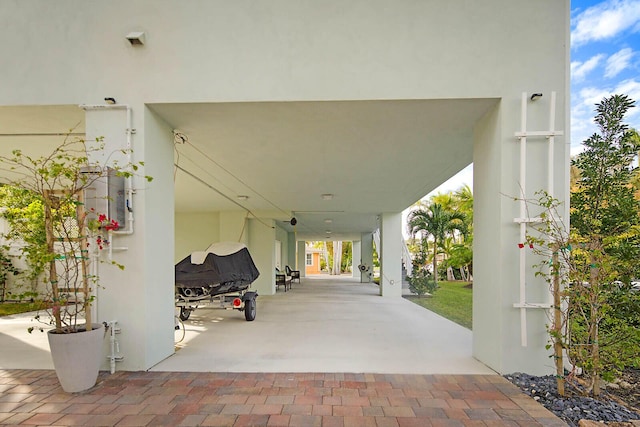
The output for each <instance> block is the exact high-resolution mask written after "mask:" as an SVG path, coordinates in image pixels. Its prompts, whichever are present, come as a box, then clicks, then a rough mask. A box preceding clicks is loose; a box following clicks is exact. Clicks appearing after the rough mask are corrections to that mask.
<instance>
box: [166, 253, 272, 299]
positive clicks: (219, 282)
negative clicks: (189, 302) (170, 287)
mask: <svg viewBox="0 0 640 427" xmlns="http://www.w3.org/2000/svg"><path fill="white" fill-rule="evenodd" d="M191 261H192V256H191V255H189V256H187V257H185V258H184V259H183V260H182V261H180V262H179V263H177V264H176V266H175V281H176V287H178V288H209V289H210V292H211V295H219V294H223V293H227V292H235V291H241V290H244V289H246V288H247V287H249V285H250V284H251V283H253V281H254V280H256V279H257V278H258V276H259V275H260V272H259V271H258V269H257V268H256V266H255V264H254V263H253V259H252V258H251V255H250V254H249V250H248V249H247V248H246V247H245V248H242V249H240V250H238V251H237V252H234V253H231V254H228V255H217V254H215V253H213V252H209V253H207V255H206V257H205V259H204V262H202V263H201V264H194V263H192V262H191Z"/></svg>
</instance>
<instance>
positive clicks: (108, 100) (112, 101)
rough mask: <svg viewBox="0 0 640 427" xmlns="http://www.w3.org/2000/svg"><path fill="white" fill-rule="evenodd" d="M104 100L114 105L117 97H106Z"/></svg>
mask: <svg viewBox="0 0 640 427" xmlns="http://www.w3.org/2000/svg"><path fill="white" fill-rule="evenodd" d="M104 102H106V103H107V104H109V105H113V104H115V103H116V99H115V98H105V99H104Z"/></svg>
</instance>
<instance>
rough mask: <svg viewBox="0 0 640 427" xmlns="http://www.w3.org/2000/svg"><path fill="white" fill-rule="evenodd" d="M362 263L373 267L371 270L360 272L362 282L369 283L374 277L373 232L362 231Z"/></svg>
mask: <svg viewBox="0 0 640 427" xmlns="http://www.w3.org/2000/svg"><path fill="white" fill-rule="evenodd" d="M360 264H362V265H367V266H369V267H371V270H370V271H369V272H364V273H360V283H369V282H371V278H372V277H373V234H371V233H362V236H361V238H360Z"/></svg>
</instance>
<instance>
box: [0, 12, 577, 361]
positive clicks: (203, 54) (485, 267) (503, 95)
mask: <svg viewBox="0 0 640 427" xmlns="http://www.w3.org/2000/svg"><path fill="white" fill-rule="evenodd" d="M569 14H570V7H569V0H536V1H531V0H483V1H481V2H480V1H477V0H459V1H455V2H452V1H423V0H401V1H398V0H352V1H349V2H345V1H342V0H328V1H325V2H320V3H319V2H317V1H315V0H295V1H291V0H276V1H271V2H255V1H250V0H237V1H234V2H228V1H223V0H210V1H203V0H200V1H192V2H175V1H170V0H153V1H151V0H139V1H136V2H131V1H128V0H112V1H109V2H86V1H78V0H59V1H56V2H47V1H44V0H42V1H31V2H25V1H22V0H4V1H2V2H0V38H1V39H2V40H3V43H2V44H1V45H0V69H2V72H3V82H4V84H3V90H2V91H1V92H0V106H15V105H78V104H84V103H89V104H91V103H102V102H103V98H104V97H105V96H111V97H115V98H116V99H118V100H119V102H121V103H127V104H130V105H132V106H134V109H135V110H134V113H135V117H136V120H137V125H136V127H137V128H138V134H137V135H136V141H139V142H140V143H141V144H142V145H141V147H142V149H141V151H140V153H141V156H142V157H143V158H144V160H145V161H146V162H147V165H148V167H149V169H150V170H152V172H150V173H149V174H151V175H155V176H154V177H155V178H156V180H157V181H156V183H155V184H154V185H153V186H151V187H150V190H149V191H148V192H145V194H140V195H139V196H137V199H138V200H139V201H140V203H138V202H137V203H136V205H137V207H136V215H137V218H138V217H140V216H141V218H142V220H141V221H139V222H137V223H136V230H137V231H136V234H135V235H134V236H130V237H127V238H124V237H123V239H122V243H123V244H124V245H126V246H128V247H129V248H130V250H129V251H128V252H127V254H128V255H127V256H128V257H129V258H128V259H127V262H126V264H127V266H128V269H127V274H126V275H124V274H120V275H116V277H114V279H116V282H117V283H116V284H115V285H113V286H114V287H111V288H110V289H115V291H116V292H115V293H113V295H114V296H113V297H112V299H111V300H109V298H106V301H107V303H108V304H111V305H113V306H115V305H118V304H119V305H120V307H119V308H120V310H122V311H123V313H124V314H123V315H122V316H121V319H122V321H123V322H125V323H126V324H127V327H131V328H139V329H140V330H142V329H145V330H146V332H147V334H148V335H149V336H151V337H155V338H142V341H140V342H143V343H144V352H143V354H144V360H143V361H141V362H140V363H138V362H136V363H133V364H132V365H131V368H134V369H146V368H148V367H149V366H150V365H149V363H152V361H153V360H155V359H157V358H158V357H162V355H164V354H165V353H166V351H167V348H168V347H169V346H170V345H171V344H172V340H173V338H172V337H167V334H169V333H172V332H167V331H166V330H165V329H163V328H165V327H166V326H167V325H166V323H167V321H166V319H165V317H166V316H165V311H166V309H167V308H168V307H169V306H171V305H172V299H173V284H172V282H171V279H170V278H171V277H172V275H173V272H172V266H173V261H174V258H175V257H174V247H175V246H174V242H173V237H172V236H169V235H168V234H167V230H170V231H171V232H173V230H174V224H173V209H172V196H171V195H167V192H168V191H167V189H170V188H172V182H171V176H172V172H173V171H172V166H171V164H172V160H173V151H172V149H173V147H172V145H171V141H169V140H167V138H169V136H170V132H167V131H169V130H170V126H168V125H167V124H164V123H162V119H160V118H158V117H156V116H154V114H153V113H152V112H151V111H149V110H148V109H147V108H146V107H145V105H149V104H153V103H171V102H187V103H189V102H244V101H280V100H285V101H288V100H302V101H304V100H314V101H316V100H381V99H382V100H384V99H449V98H461V99H471V98H493V99H495V100H496V107H495V109H494V110H493V111H491V112H490V113H489V115H488V116H487V117H485V118H484V119H483V120H481V122H479V123H478V124H477V131H476V135H475V142H474V165H475V166H474V173H475V177H474V178H475V179H474V184H475V200H476V206H477V214H476V217H475V221H476V224H475V227H474V229H475V231H476V236H475V239H474V242H475V248H476V251H475V254H476V259H475V260H474V276H475V283H474V287H475V289H474V290H475V292H474V294H475V300H474V305H475V312H474V315H475V319H474V352H475V354H476V356H477V357H478V358H480V359H481V360H483V361H484V362H485V363H487V364H489V365H490V366H491V367H493V368H494V369H497V370H499V371H501V372H508V371H510V370H512V368H513V369H515V368H516V367H517V366H516V365H518V364H519V365H520V366H530V367H531V369H530V370H529V371H531V372H532V373H538V372H542V371H544V370H545V369H546V364H547V363H549V359H547V358H546V355H545V356H544V357H543V356H542V353H543V350H541V349H540V348H541V346H543V341H544V332H543V331H544V327H543V326H541V325H542V324H543V323H544V322H543V320H542V319H541V318H540V317H541V316H540V314H539V313H538V314H535V313H533V314H531V317H530V319H531V320H530V323H529V324H530V327H531V328H532V330H531V339H530V347H528V348H523V347H518V345H519V344H518V343H519V330H518V328H519V324H518V321H517V319H518V318H519V317H518V316H519V311H518V310H516V309H513V308H512V307H511V305H512V304H513V302H515V301H516V300H517V298H514V297H516V296H517V281H516V280H515V279H516V278H517V264H516V263H515V262H514V257H515V253H517V252H516V251H514V250H513V248H514V245H515V244H516V243H517V229H516V227H514V225H513V223H512V221H513V218H514V217H515V216H517V206H515V204H514V203H512V202H510V201H508V200H506V199H505V198H504V196H503V194H507V195H513V194H518V183H517V176H518V171H517V165H518V160H517V155H518V154H517V153H518V150H517V143H516V142H515V141H514V138H513V132H514V131H516V130H518V129H519V125H520V123H519V107H520V94H521V92H523V91H526V92H529V93H531V92H542V93H544V94H549V93H550V92H551V91H556V92H557V93H558V105H557V123H558V128H559V129H562V130H564V131H565V136H564V137H563V138H558V139H557V144H558V147H562V145H563V144H566V141H569V137H568V110H569V103H568V99H569V93H568V90H569V85H568V76H569V60H568V59H569V55H568V43H569V37H568V34H569ZM136 30H137V31H144V32H145V33H146V43H147V44H146V45H145V46H144V47H143V48H132V47H131V46H130V44H129V43H128V41H127V40H126V39H125V35H126V34H127V33H129V32H130V31H136ZM547 99H548V98H546V97H544V98H543V99H542V101H543V102H537V103H535V104H532V105H531V116H530V123H529V127H530V128H531V129H537V130H539V129H540V128H543V127H544V125H546V120H547V116H548V109H545V105H546V102H547ZM72 125H73V124H70V126H72ZM560 151H562V153H560ZM558 152H559V153H558V156H556V159H557V160H556V163H557V164H556V165H555V166H556V168H557V170H558V172H559V173H557V174H556V176H557V183H556V190H557V192H558V194H560V195H561V198H562V197H563V195H565V194H566V191H567V182H566V178H560V177H561V176H563V177H566V176H567V173H568V170H567V168H568V165H567V164H566V160H567V158H566V152H565V151H564V150H563V149H561V148H558ZM531 156H532V157H531V159H532V161H536V159H538V160H539V159H540V157H541V154H540V153H539V152H537V151H536V149H535V148H534V149H533V151H532V153H531ZM537 179H538V177H537V176H536V175H535V173H534V171H532V174H531V182H530V187H529V188H531V189H532V190H534V189H536V188H535V187H536V186H539V185H540V182H539V181H537ZM138 215H139V216H138ZM177 227H181V225H179V224H178V225H177ZM248 228H249V235H248V237H247V239H248V243H249V246H250V250H251V252H252V255H253V256H254V258H255V259H256V260H257V262H256V264H259V269H260V270H261V273H262V274H261V277H260V278H259V279H258V281H257V286H258V287H259V288H260V289H264V291H265V292H267V293H272V292H273V290H274V287H273V278H272V277H271V276H273V275H272V274H271V272H272V271H273V247H274V245H273V242H274V240H275V232H274V231H273V230H271V231H269V229H268V228H266V227H264V226H262V225H260V224H259V223H258V222H256V221H255V220H249V227H248ZM367 239H368V238H367ZM265 240H266V241H267V242H268V244H267V243H265ZM287 240H288V239H284V240H282V241H283V242H284V241H287ZM362 242H363V245H362V257H363V261H365V260H364V258H366V257H367V256H368V255H367V247H366V245H367V244H368V243H367V242H368V240H365V236H363V240H362ZM182 245H183V243H182V242H181V243H180V247H182ZM181 250H182V249H181ZM118 256H120V255H118ZM157 265H162V268H156V266H157ZM265 272H268V274H265ZM132 278H135V279H136V281H133V282H132ZM138 279H139V280H138ZM541 293H542V291H539V292H537V291H532V294H531V298H532V299H534V300H535V299H538V298H543V295H541ZM125 295H127V297H126V298H125V297H124V296H125ZM139 301H144V304H143V307H142V309H140V307H138V306H136V304H138V302H139ZM125 310H126V312H125ZM496 313H498V314H496ZM492 314H493V317H492ZM149 316H151V317H149ZM119 320H120V319H119ZM149 324H152V325H151V326H148V325H149ZM533 325H536V327H535V329H533V328H534V327H533ZM140 334H141V332H140V333H139V332H135V333H133V335H131V336H132V337H133V338H131V340H134V339H136V338H138V337H141V335H140ZM126 339H127V340H128V339H130V338H126ZM133 343H134V342H133V341H131V342H126V343H125V344H133ZM154 352H156V353H154Z"/></svg>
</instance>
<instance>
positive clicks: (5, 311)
mask: <svg viewBox="0 0 640 427" xmlns="http://www.w3.org/2000/svg"><path fill="white" fill-rule="evenodd" d="M40 307H42V303H39V302H3V303H0V316H9V315H11V314H18V313H26V312H28V311H36V310H38V309H39V308H40Z"/></svg>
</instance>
